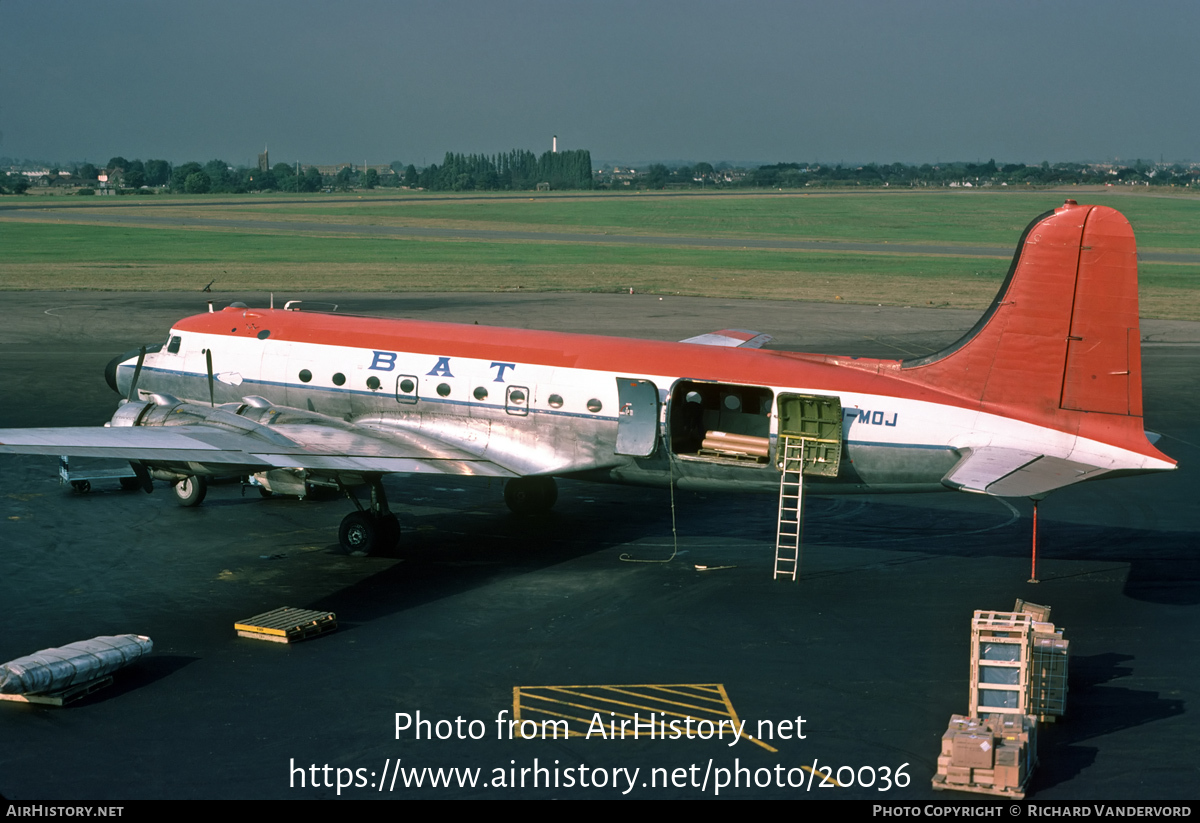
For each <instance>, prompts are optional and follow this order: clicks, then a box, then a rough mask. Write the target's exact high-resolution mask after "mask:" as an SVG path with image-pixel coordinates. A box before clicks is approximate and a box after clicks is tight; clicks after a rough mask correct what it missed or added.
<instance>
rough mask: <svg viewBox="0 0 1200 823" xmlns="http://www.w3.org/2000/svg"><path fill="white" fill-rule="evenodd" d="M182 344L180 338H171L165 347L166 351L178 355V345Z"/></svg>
mask: <svg viewBox="0 0 1200 823" xmlns="http://www.w3.org/2000/svg"><path fill="white" fill-rule="evenodd" d="M182 342H183V338H182V337H172V338H171V342H170V343H169V344H168V345H167V351H168V352H170V353H171V354H179V344H180V343H182Z"/></svg>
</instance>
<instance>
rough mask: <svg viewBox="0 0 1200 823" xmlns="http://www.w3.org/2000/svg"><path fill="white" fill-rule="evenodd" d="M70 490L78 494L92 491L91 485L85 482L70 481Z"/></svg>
mask: <svg viewBox="0 0 1200 823" xmlns="http://www.w3.org/2000/svg"><path fill="white" fill-rule="evenodd" d="M71 488H73V489H74V490H75V491H77V492H79V493H80V494H87V493H88V492H90V491H91V490H92V484H91V483H89V482H88V481H86V480H72V481H71Z"/></svg>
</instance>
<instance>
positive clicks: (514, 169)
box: [404, 149, 592, 191]
mask: <svg viewBox="0 0 1200 823" xmlns="http://www.w3.org/2000/svg"><path fill="white" fill-rule="evenodd" d="M543 183H544V184H548V185H549V186H550V188H552V189H556V190H561V189H590V188H592V154H591V152H589V151H587V150H586V149H576V150H574V151H561V152H551V151H548V152H546V153H544V154H543V155H542V156H541V157H538V156H537V155H535V154H534V153H533V152H531V151H521V150H513V151H510V152H508V153H506V154H495V155H492V156H490V157H489V156H488V155H485V154H453V153H449V152H448V153H447V154H446V157H445V159H444V160H443V161H442V165H441V166H438V165H437V164H436V163H435V164H433V165H431V166H428V167H426V168H425V169H423V170H422V171H420V172H418V171H417V169H416V167H415V166H411V165H410V166H409V167H408V168H407V169H405V174H404V184H405V185H406V186H409V187H410V188H421V189H427V190H429V191H524V190H529V189H536V188H537V187H538V185H539V184H543Z"/></svg>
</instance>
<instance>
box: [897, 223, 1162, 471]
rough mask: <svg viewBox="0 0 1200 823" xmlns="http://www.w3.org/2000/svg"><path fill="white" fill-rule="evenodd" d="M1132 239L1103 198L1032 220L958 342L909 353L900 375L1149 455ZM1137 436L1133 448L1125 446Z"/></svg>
mask: <svg viewBox="0 0 1200 823" xmlns="http://www.w3.org/2000/svg"><path fill="white" fill-rule="evenodd" d="M1139 340H1140V337H1139V330H1138V302H1137V246H1136V244H1135V242H1134V238H1133V230H1132V229H1131V228H1130V226H1129V222H1128V221H1127V220H1126V219H1125V218H1124V216H1122V215H1121V214H1120V213H1119V212H1117V211H1115V210H1114V209H1111V208H1107V207H1105V206H1080V205H1077V204H1076V203H1075V201H1073V200H1068V201H1067V202H1066V204H1065V205H1064V206H1062V207H1061V208H1058V209H1055V210H1054V211H1052V212H1047V213H1046V214H1043V215H1041V216H1040V217H1038V218H1037V219H1036V220H1034V221H1033V223H1031V224H1030V225H1029V227H1028V228H1027V229H1026V230H1025V233H1024V234H1023V235H1022V237H1021V241H1020V243H1019V244H1018V246H1017V253H1016V255H1015V256H1014V257H1013V262H1012V266H1011V267H1010V268H1009V271H1008V277H1007V278H1006V279H1005V281H1004V284H1003V286H1001V288H1000V293H999V294H998V295H997V296H996V299H995V300H994V301H993V303H992V305H991V307H990V308H989V309H988V311H987V312H986V313H985V314H984V316H983V317H982V318H980V321H979V322H978V323H977V324H976V325H975V327H974V328H973V329H971V330H970V331H969V332H967V334H966V335H964V336H963V337H962V339H960V340H958V341H957V342H956V343H954V344H953V345H951V346H949V347H947V348H945V349H943V350H942V351H940V352H936V353H934V354H931V355H928V356H926V357H922V358H917V359H913V360H906V361H904V362H903V363H902V364H901V369H900V370H901V373H902V374H903V375H904V377H905V378H906V379H909V380H912V381H915V382H919V383H921V384H924V385H928V386H932V387H936V388H938V389H941V390H943V391H946V392H948V393H951V394H954V395H957V396H959V397H963V398H965V399H966V400H968V401H969V402H970V403H971V404H972V405H975V404H978V407H979V408H981V409H984V410H987V411H993V412H995V413H998V414H1003V415H1005V416H1010V417H1014V418H1017V419H1024V420H1028V421H1030V422H1036V423H1039V424H1042V425H1049V426H1052V427H1054V428H1057V429H1059V430H1060V431H1068V432H1075V433H1079V434H1088V432H1086V431H1085V429H1086V430H1090V431H1091V432H1092V436H1095V435H1096V434H1098V433H1099V431H1100V430H1104V431H1106V432H1108V433H1109V436H1106V437H1104V438H1103V439H1105V440H1107V441H1108V442H1112V441H1113V438H1112V436H1111V435H1112V433H1114V432H1118V431H1119V432H1120V436H1119V437H1118V438H1117V439H1119V440H1121V441H1124V442H1123V445H1126V446H1127V447H1132V448H1136V450H1137V451H1140V452H1142V453H1148V452H1147V451H1146V450H1147V449H1149V450H1150V451H1151V452H1154V453H1155V454H1157V450H1154V449H1153V447H1152V446H1150V444H1149V443H1148V442H1146V440H1145V435H1144V431H1143V429H1142V420H1141V416H1142V375H1141V347H1140V345H1139ZM1135 442H1136V446H1135V445H1134V443H1135Z"/></svg>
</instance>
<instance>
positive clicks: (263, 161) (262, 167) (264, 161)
mask: <svg viewBox="0 0 1200 823" xmlns="http://www.w3.org/2000/svg"><path fill="white" fill-rule="evenodd" d="M270 168H271V158H270V157H268V156H267V149H266V147H265V146H264V147H263V150H262V154H260V155H259V156H258V170H259V171H267V170H268V169H270Z"/></svg>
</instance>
